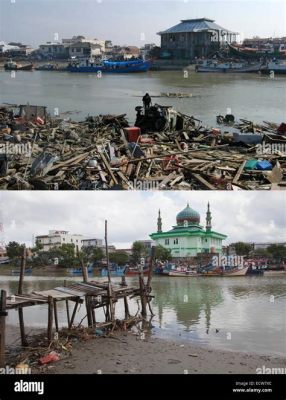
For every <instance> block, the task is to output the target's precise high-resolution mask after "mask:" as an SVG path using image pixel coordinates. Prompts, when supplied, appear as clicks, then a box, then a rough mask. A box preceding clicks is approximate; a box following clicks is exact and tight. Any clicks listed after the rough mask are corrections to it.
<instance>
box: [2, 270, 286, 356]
mask: <svg viewBox="0 0 286 400" xmlns="http://www.w3.org/2000/svg"><path fill="white" fill-rule="evenodd" d="M64 279H73V280H80V278H67V277H63V276H61V277H53V278H52V277H36V276H30V277H28V276H26V277H25V282H24V292H26V293H30V292H32V291H33V290H36V291H37V290H46V289H50V288H54V287H56V286H59V285H62V284H63V282H64ZM97 279H101V278H97ZM114 279H115V281H116V280H119V278H114ZM127 281H128V283H129V282H130V283H131V284H134V285H137V279H136V278H127ZM17 283H18V277H11V276H1V277H0V288H1V289H5V290H7V291H8V293H10V294H11V293H16V292H17ZM152 288H153V295H154V296H155V298H154V300H153V302H152V308H153V311H154V313H155V317H154V318H153V319H152V325H153V328H152V331H151V332H152V334H153V335H155V336H158V337H162V338H169V339H172V340H175V341H182V342H186V341H190V342H195V343H198V344H200V345H203V346H211V347H215V348H220V349H229V350H237V351H246V352H257V353H265V354H277V355H284V356H285V355H286V335H285V332H286V290H285V289H286V279H285V277H284V276H282V277H278V276H276V277H255V276H253V277H251V276H249V277H237V278H235V277H232V278H221V277H212V278H205V277H196V278H195V277H193V278H192V277H191V278H180V277H172V278H171V277H157V276H155V277H154V278H153V281H152ZM116 310H117V317H118V318H121V317H123V304H122V303H119V304H118V306H117V308H116ZM137 310H138V304H137V303H136V301H135V300H133V301H132V304H131V307H130V311H131V313H133V315H134V314H135V313H136V311H137ZM58 312H59V320H60V324H61V325H64V326H66V324H67V322H66V310H65V307H64V302H59V303H58ZM96 313H97V314H96V316H97V320H98V321H100V320H101V321H103V314H102V313H100V312H98V311H96ZM24 315H25V321H26V326H27V327H29V328H31V327H36V326H41V327H44V326H46V323H47V305H43V306H33V307H29V308H26V309H24ZM84 316H85V307H84V305H82V306H81V308H80V310H79V311H78V313H77V317H76V321H77V322H79V321H80V320H81V319H82V318H83V317H84ZM7 322H8V323H9V324H12V325H14V324H15V325H16V324H18V314H17V312H16V311H14V310H12V311H10V312H9V316H8V321H7ZM29 328H28V329H27V330H28V331H29Z"/></svg>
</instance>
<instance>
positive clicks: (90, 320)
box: [76, 246, 93, 326]
mask: <svg viewBox="0 0 286 400" xmlns="http://www.w3.org/2000/svg"><path fill="white" fill-rule="evenodd" d="M76 252H77V257H78V259H79V262H80V265H81V271H82V278H83V282H84V283H87V282H88V272H87V267H86V265H85V263H84V262H83V259H82V257H81V255H80V252H79V248H78V246H76ZM85 306H86V315H87V324H88V326H92V325H93V316H92V310H91V301H90V297H89V296H88V295H86V296H85Z"/></svg>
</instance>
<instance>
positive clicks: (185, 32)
mask: <svg viewBox="0 0 286 400" xmlns="http://www.w3.org/2000/svg"><path fill="white" fill-rule="evenodd" d="M158 35H160V36H161V57H162V58H169V59H193V58H195V57H207V56H208V55H210V54H211V53H214V52H215V51H217V50H218V49H219V48H220V46H221V45H222V44H224V43H226V42H228V43H231V42H233V41H236V36H237V35H238V33H237V32H232V31H230V30H228V29H226V28H223V27H221V26H220V25H218V24H216V23H215V22H214V20H212V19H208V18H196V19H184V20H182V21H181V22H180V23H179V24H177V25H175V26H173V27H171V28H169V29H166V30H165V31H161V32H158Z"/></svg>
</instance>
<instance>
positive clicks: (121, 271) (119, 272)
mask: <svg viewBox="0 0 286 400" xmlns="http://www.w3.org/2000/svg"><path fill="white" fill-rule="evenodd" d="M125 270H126V267H120V266H119V265H116V264H112V265H111V267H110V275H111V276H112V277H121V276H124V275H125ZM100 272H101V276H103V277H107V276H108V269H107V268H102V269H101V271H100Z"/></svg>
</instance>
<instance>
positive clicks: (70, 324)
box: [69, 300, 79, 329]
mask: <svg viewBox="0 0 286 400" xmlns="http://www.w3.org/2000/svg"><path fill="white" fill-rule="evenodd" d="M78 304H79V301H78V300H77V301H76V303H75V305H74V309H73V312H72V317H71V319H70V321H69V329H71V328H72V324H73V322H74V319H75V314H76V310H77V308H78Z"/></svg>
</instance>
